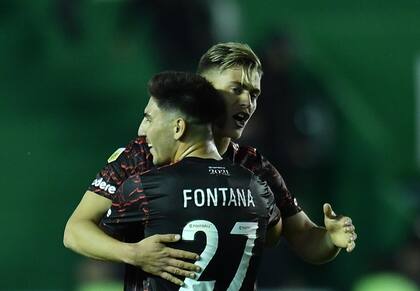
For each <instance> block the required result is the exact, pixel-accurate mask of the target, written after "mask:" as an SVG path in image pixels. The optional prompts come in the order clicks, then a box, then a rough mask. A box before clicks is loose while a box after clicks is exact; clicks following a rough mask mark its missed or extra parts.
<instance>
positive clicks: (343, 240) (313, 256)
mask: <svg viewBox="0 0 420 291" xmlns="http://www.w3.org/2000/svg"><path fill="white" fill-rule="evenodd" d="M324 221H325V226H326V227H321V226H318V225H316V224H315V223H314V222H312V221H311V219H310V218H309V217H308V216H307V215H306V214H305V212H303V211H300V212H298V213H296V214H295V215H293V216H291V217H288V218H287V219H285V220H284V221H283V234H284V236H285V238H286V239H287V241H288V242H289V244H290V246H291V247H292V248H293V249H294V250H295V251H296V253H297V254H298V255H299V256H300V257H301V258H302V259H303V260H305V261H307V262H310V263H313V264H323V263H326V262H329V261H331V260H332V259H334V258H335V257H336V256H337V254H338V253H339V252H340V250H341V248H346V250H347V252H351V251H352V250H353V249H354V247H355V242H354V241H355V239H356V238H357V235H356V233H355V232H354V226H353V224H352V222H351V219H350V218H349V217H344V216H336V215H335V213H334V212H333V211H332V209H331V206H330V205H329V204H325V205H324Z"/></svg>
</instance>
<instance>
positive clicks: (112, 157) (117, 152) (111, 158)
mask: <svg viewBox="0 0 420 291" xmlns="http://www.w3.org/2000/svg"><path fill="white" fill-rule="evenodd" d="M124 150H125V148H119V149H117V150H116V151H115V152H114V153H113V154H112V155H111V156H110V157H109V158H108V163H112V162H113V161H115V160H116V159H117V158H118V157H119V156H120V155H121V153H122V152H123V151H124Z"/></svg>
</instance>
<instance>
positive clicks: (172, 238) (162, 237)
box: [153, 234, 181, 243]
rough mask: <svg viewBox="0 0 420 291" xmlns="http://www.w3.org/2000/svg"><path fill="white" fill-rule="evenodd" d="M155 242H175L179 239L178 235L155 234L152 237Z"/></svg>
mask: <svg viewBox="0 0 420 291" xmlns="http://www.w3.org/2000/svg"><path fill="white" fill-rule="evenodd" d="M153 238H154V240H155V241H156V242H163V243H165V242H177V241H179V240H180V239H181V236H180V235H179V234H155V235H154V236H153Z"/></svg>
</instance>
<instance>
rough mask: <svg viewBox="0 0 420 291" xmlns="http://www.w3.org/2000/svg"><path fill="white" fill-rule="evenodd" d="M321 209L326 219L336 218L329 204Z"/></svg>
mask: <svg viewBox="0 0 420 291" xmlns="http://www.w3.org/2000/svg"><path fill="white" fill-rule="evenodd" d="M323 208H324V214H325V216H326V217H328V218H335V217H336V216H337V215H336V214H335V212H334V211H333V210H332V207H331V205H330V204H329V203H325V204H324V206H323Z"/></svg>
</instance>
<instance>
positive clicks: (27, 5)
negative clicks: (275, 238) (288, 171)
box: [0, 0, 420, 290]
mask: <svg viewBox="0 0 420 291" xmlns="http://www.w3.org/2000/svg"><path fill="white" fill-rule="evenodd" d="M127 2H129V1H100V0H97V1H78V7H79V11H81V13H79V14H78V20H79V21H80V22H81V23H83V37H81V38H80V39H78V40H77V41H75V40H72V39H70V38H68V37H66V35H65V34H64V33H63V31H62V29H61V28H60V27H59V25H58V21H57V15H56V14H55V13H54V11H55V9H56V7H57V6H56V5H57V3H55V1H2V2H1V3H0V60H1V61H0V120H1V122H0V129H1V130H0V132H1V136H0V139H1V152H0V159H1V166H2V169H1V175H0V181H1V192H2V194H1V197H2V199H1V202H2V203H1V210H0V222H1V239H0V241H1V248H0V258H1V260H2V262H1V264H0V278H1V279H0V289H1V290H75V289H76V288H77V287H76V286H77V284H78V283H77V280H76V275H75V272H76V271H75V270H76V266H77V265H78V264H79V262H80V261H81V260H82V258H81V257H80V256H78V255H76V254H74V253H72V252H70V251H69V250H67V249H65V248H64V246H63V244H62V234H63V230H64V225H65V222H66V220H67V218H68V217H69V215H70V214H71V212H72V210H73V209H74V208H75V206H76V205H77V203H78V202H79V200H80V198H81V196H82V194H83V193H84V191H85V190H86V187H87V186H88V184H89V183H90V181H91V180H92V178H93V177H94V176H95V174H96V172H97V171H98V170H99V169H100V168H101V167H102V166H103V165H104V162H105V161H106V158H107V157H108V155H110V154H111V153H112V152H113V151H114V149H116V148H117V147H120V146H124V145H125V144H126V142H127V141H128V140H130V139H131V138H132V137H133V136H134V135H135V133H136V130H137V126H138V124H139V122H140V120H141V114H142V108H143V106H144V105H145V103H146V101H147V99H148V96H147V93H146V86H145V85H146V82H147V80H148V79H149V78H150V77H151V75H152V74H154V73H156V72H158V71H159V70H162V69H168V67H167V66H165V64H162V63H161V60H160V57H159V55H158V54H157V53H156V47H155V44H154V41H153V27H152V24H151V21H150V19H149V18H148V16H147V15H145V16H144V17H143V18H140V19H138V20H137V22H136V23H135V25H134V24H133V25H132V28H127V27H130V25H126V26H122V25H120V22H121V19H120V16H119V15H120V13H121V9H122V8H121V7H122V6H123V5H126V3H127ZM236 3H237V5H238V7H239V8H240V11H241V14H242V23H241V27H240V30H239V31H240V34H239V36H238V37H237V39H234V41H242V42H247V43H249V44H250V45H251V47H261V41H262V40H263V39H264V38H265V37H266V35H267V33H268V32H269V31H273V30H276V29H285V28H286V29H287V30H288V33H289V34H290V35H292V37H293V38H294V39H295V42H296V43H298V46H299V48H300V51H299V58H300V59H301V62H302V63H303V64H305V67H306V68H307V69H308V70H309V71H311V72H313V74H316V75H317V76H318V78H319V79H320V80H322V82H323V84H324V85H325V86H326V88H327V89H328V91H329V92H330V95H329V96H330V98H331V100H330V101H331V104H333V105H334V107H335V110H336V112H337V115H338V118H337V128H338V138H337V139H338V144H337V147H336V149H335V150H336V156H337V159H336V161H335V168H334V171H335V177H336V178H335V179H334V180H332V181H328V183H329V184H330V185H331V187H332V188H333V193H334V195H333V196H332V197H331V199H330V200H331V201H330V202H331V203H332V204H333V206H334V209H335V210H336V211H337V212H344V213H346V214H349V215H350V216H351V217H352V218H353V221H354V224H355V225H356V227H357V232H358V235H359V238H358V240H357V243H358V244H357V247H356V250H355V251H354V253H353V254H351V255H348V254H345V253H342V254H340V255H339V257H338V258H337V259H336V260H335V261H334V262H332V263H330V264H327V265H323V266H310V265H307V264H304V263H300V262H297V261H299V259H298V258H297V257H295V256H293V255H291V256H289V257H288V258H287V260H284V261H283V260H280V261H277V262H270V260H269V258H268V257H267V258H266V259H265V261H266V264H268V265H270V266H271V268H270V270H271V271H270V272H271V273H270V274H271V275H272V276H273V277H275V276H281V274H278V273H276V268H277V267H275V265H276V264H277V265H282V264H283V265H286V266H289V265H290V266H293V268H296V270H295V273H298V274H299V273H300V274H301V276H302V277H305V276H307V277H308V281H309V286H308V287H310V286H312V287H327V288H331V289H330V290H346V289H350V288H351V286H353V285H354V283H355V282H356V281H357V280H359V279H360V278H361V277H362V276H364V275H366V274H369V273H370V272H374V271H377V270H379V271H380V270H381V269H380V268H379V269H378V268H376V265H377V264H380V262H382V261H383V260H384V259H387V257H389V258H391V257H392V256H393V255H394V254H396V252H397V251H398V250H399V249H400V248H401V247H402V246H403V245H404V244H405V243H406V241H407V239H408V238H409V237H410V234H411V233H412V232H413V227H414V221H415V219H416V216H418V212H419V211H418V210H419V200H418V199H419V198H418V196H419V193H418V192H417V191H418V189H419V187H418V186H417V185H418V181H419V180H418V178H419V168H418V166H419V165H418V164H416V150H415V149H416V146H415V140H416V138H415V136H416V127H415V108H416V105H415V104H416V102H415V93H416V91H415V86H416V82H415V61H416V58H418V57H420V2H418V1H414V0H412V1H408V0H405V1H398V2H395V1H378V0H374V1H346V2H343V1H339V2H337V1H316V2H315V1H307V0H305V1H289V0H287V1H275V0H265V1H257V0H249V1H238V2H236ZM197 21H199V20H197ZM129 24H130V23H129ZM201 53H203V51H200V52H197V56H198V55H200V54H201ZM194 58H196V56H194V57H191V60H192V61H191V63H190V64H188V68H189V69H191V70H192V69H193V68H194V66H195V64H196V59H194ZM263 62H264V60H263ZM170 69H181V68H175V67H172V68H170ZM182 69H184V68H182ZM418 82H420V80H419V81H418ZM259 102H260V103H262V102H264V88H263V94H262V96H261V99H260V101H259ZM280 112H281V109H279V113H280ZM258 114H261V113H260V112H258V111H257V113H256V115H257V116H258ZM417 130H418V129H417ZM279 134H280V133H279ZM267 139H268V138H267ZM263 142H264V141H261V143H263ZM255 146H257V147H258V146H259V145H258V144H255ZM293 181H295V180H293ZM288 184H289V185H288V186H289V188H290V189H291V190H292V192H293V193H294V194H295V195H296V196H297V197H298V199H299V197H300V195H301V194H300V193H301V192H303V191H304V190H307V191H309V193H306V194H305V195H306V196H304V197H309V198H306V199H305V198H302V199H303V201H302V199H301V200H300V202H301V203H303V206H304V208H305V210H306V212H307V213H308V214H309V216H310V217H311V218H313V219H314V220H315V221H316V222H317V223H322V217H323V216H322V203H323V202H324V200H325V199H324V198H323V197H322V196H317V195H318V194H321V192H322V189H314V188H313V187H310V186H306V187H304V186H302V185H300V184H299V183H296V182H294V183H292V184H291V183H290V182H289V183H288ZM308 189H309V190H308ZM280 248H284V249H287V246H285V244H281V246H280ZM283 268H284V267H283ZM265 270H266V269H265Z"/></svg>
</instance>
